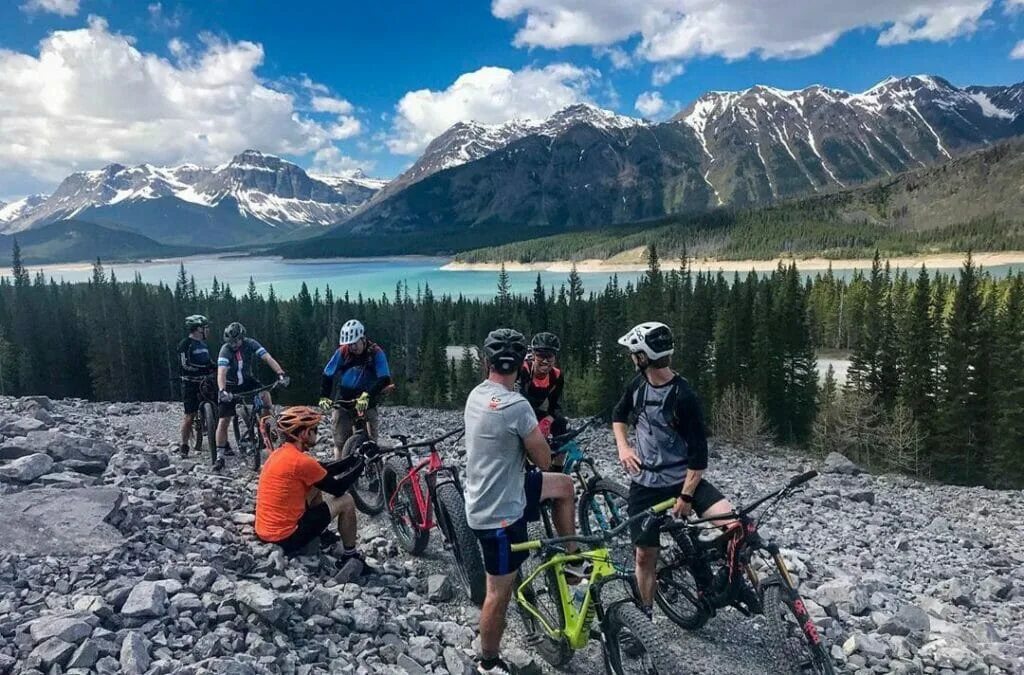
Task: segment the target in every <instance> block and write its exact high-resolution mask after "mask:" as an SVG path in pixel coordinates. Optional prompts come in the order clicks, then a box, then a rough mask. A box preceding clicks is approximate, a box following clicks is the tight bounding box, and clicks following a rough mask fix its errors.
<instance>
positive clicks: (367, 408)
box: [320, 319, 391, 459]
mask: <svg viewBox="0 0 1024 675" xmlns="http://www.w3.org/2000/svg"><path fill="white" fill-rule="evenodd" d="M390 386H391V369H390V368H389V367H388V357H387V355H386V354H385V353H384V350H383V349H381V348H380V345H378V344H376V343H374V342H371V341H370V340H369V339H367V337H366V327H365V326H363V324H362V323H361V322H359V321H357V320H356V319H350V320H348V321H346V322H345V325H344V326H342V327H341V333H340V334H339V335H338V349H337V350H336V351H335V352H334V354H333V355H332V356H331V360H330V361H328V362H327V365H326V366H325V367H324V374H323V378H322V379H321V383H320V397H321V398H320V407H322V408H324V409H325V410H326V409H330V407H331V405H332V404H333V403H334V401H335V400H346V401H352V400H355V401H356V404H355V406H356V409H357V410H358V411H360V412H365V415H366V421H367V422H369V426H370V436H371V438H373V439H374V440H377V399H378V397H379V396H380V394H381V392H383V391H384V390H385V389H386V388H388V387H390ZM353 422H354V416H353V412H352V410H350V409H348V408H335V409H334V412H333V413H332V415H331V423H332V430H333V432H334V454H335V457H336V458H338V459H341V449H342V448H343V447H344V446H345V441H347V440H348V438H349V436H351V435H352V423H353Z"/></svg>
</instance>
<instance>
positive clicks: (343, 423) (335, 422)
mask: <svg viewBox="0 0 1024 675" xmlns="http://www.w3.org/2000/svg"><path fill="white" fill-rule="evenodd" d="M331 432H332V434H333V436H334V459H343V458H342V456H341V449H342V448H343V447H345V441H347V440H348V437H349V436H351V435H352V417H351V415H349V413H348V411H347V410H342V409H341V408H335V409H334V411H333V412H332V413H331Z"/></svg>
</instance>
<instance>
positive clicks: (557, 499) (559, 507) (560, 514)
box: [540, 472, 578, 553]
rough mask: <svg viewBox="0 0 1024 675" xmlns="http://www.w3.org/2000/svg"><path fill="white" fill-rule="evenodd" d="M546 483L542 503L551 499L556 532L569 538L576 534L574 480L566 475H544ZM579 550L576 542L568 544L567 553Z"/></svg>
mask: <svg viewBox="0 0 1024 675" xmlns="http://www.w3.org/2000/svg"><path fill="white" fill-rule="evenodd" d="M543 479H544V482H543V484H542V487H541V489H540V498H541V501H544V500H547V499H550V500H552V504H551V513H552V516H553V518H554V521H555V530H556V531H557V532H558V534H559V535H561V536H563V537H568V536H570V535H573V534H576V513H575V506H576V504H575V497H576V494H575V491H574V489H573V484H572V478H570V477H569V476H566V475H565V474H564V473H548V472H545V473H544V474H543ZM577 548H578V546H577V544H576V542H567V543H566V545H565V549H566V551H568V552H569V553H572V552H573V551H575V550H576V549H577Z"/></svg>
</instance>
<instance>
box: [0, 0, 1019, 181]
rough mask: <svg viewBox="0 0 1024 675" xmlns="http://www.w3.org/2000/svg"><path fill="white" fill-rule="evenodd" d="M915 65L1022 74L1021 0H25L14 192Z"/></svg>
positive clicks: (3, 55) (412, 148) (17, 75)
mask: <svg viewBox="0 0 1024 675" xmlns="http://www.w3.org/2000/svg"><path fill="white" fill-rule="evenodd" d="M1014 57H1016V58H1014ZM915 73H932V74H937V75H941V76H943V77H946V78H947V79H949V80H950V81H951V82H953V83H954V84H957V85H967V84H1009V83H1013V82H1017V81H1020V80H1024V0H939V1H932V0H884V1H883V0H859V1H858V2H848V1H847V0H842V1H837V0H833V1H825V0H785V1H783V0H718V2H715V3H708V2H706V1H704V0H633V1H632V2H622V1H621V0H494V2H492V3H488V2H458V3H456V2H423V1H422V0H418V1H415V2H411V1H402V2H388V1H387V0H380V1H378V2H374V3H353V2H344V1H323V2H303V1H293V2H280V1H270V0H247V1H243V0H202V1H199V0H194V1H184V0H183V1H176V0H161V1H160V2H147V1H146V0H8V1H7V2H3V3H0V198H5V197H6V198H9V197H10V196H16V195H19V194H24V193H27V192H30V191H48V190H51V189H52V188H53V187H54V186H55V185H56V183H57V182H59V180H60V179H61V178H62V177H63V176H64V175H66V174H67V173H68V172H70V171H73V170H80V169H92V168H98V167H99V166H102V165H104V164H106V163H109V162H111V161H119V162H122V163H125V164H132V163H140V162H144V161H149V162H153V163H157V164H166V163H178V162H183V161H193V162H197V163H203V164H215V163H219V162H222V161H225V160H226V159H228V158H229V157H230V156H231V155H232V154H233V153H235V152H238V151H240V150H242V149H244V148H246V147H256V148H258V149H262V150H265V151H267V152H274V153H276V154H281V155H284V156H286V157H288V158H289V159H292V160H294V161H296V162H298V163H299V164H301V165H303V166H305V167H307V168H312V169H315V170H320V171H325V172H338V171H344V170H351V169H355V168H357V167H361V168H364V169H366V171H367V173H369V174H372V175H380V176H384V177H390V176H393V175H395V174H397V173H399V172H400V171H401V170H403V169H404V168H405V167H406V166H408V165H409V164H410V163H411V162H412V161H414V160H415V158H416V156H417V155H418V153H419V152H420V151H421V150H422V148H423V146H424V145H425V144H426V142H428V141H429V139H430V138H432V137H433V136H434V135H436V134H437V133H439V132H440V131H442V130H443V129H444V128H446V127H447V126H449V125H450V124H451V123H453V122H454V121H456V120H458V119H466V118H473V119H477V120H479V121H483V122H492V123H493V122H501V121H505V120H507V119H510V118H512V117H516V116H520V117H538V116H545V115H547V114H550V112H553V111H554V110H555V109H557V108H558V107H561V106H563V105H565V104H568V103H571V102H574V101H578V100H587V101H591V102H593V103H596V104H598V105H601V106H602V107H606V108H610V109H613V110H615V111H617V112H619V113H622V114H627V115H636V116H641V115H642V116H646V117H649V118H653V119H664V118H667V117H669V116H671V115H672V114H673V113H675V112H677V111H678V110H679V109H681V108H683V107H685V106H686V105H687V104H688V103H689V102H691V101H692V100H693V99H694V98H696V97H697V96H699V95H700V94H701V93H703V92H705V91H707V90H710V89H728V90H731V89H741V88H745V87H749V86H751V85H753V84H758V83H760V84H769V85H773V86H777V87H782V88H789V89H797V88H801V87H804V86H807V85H809V84H813V83H821V84H826V85H829V86H833V87H837V88H842V89H848V90H854V91H860V90H863V89H866V88H868V87H870V86H871V85H872V84H874V83H876V82H878V81H879V80H881V79H883V78H884V77H886V76H888V75H909V74H915ZM638 104H639V105H638ZM638 108H639V109H638Z"/></svg>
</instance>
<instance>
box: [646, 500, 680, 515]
mask: <svg viewBox="0 0 1024 675" xmlns="http://www.w3.org/2000/svg"><path fill="white" fill-rule="evenodd" d="M675 505H676V498H675V497H673V498H671V499H666V500H665V501H663V502H659V503H657V504H655V505H654V506H652V507H651V511H654V512H655V513H664V512H665V511H668V510H669V509H670V508H672V507H673V506H675Z"/></svg>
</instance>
